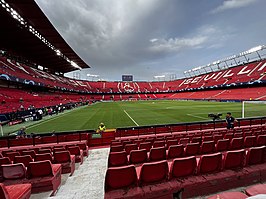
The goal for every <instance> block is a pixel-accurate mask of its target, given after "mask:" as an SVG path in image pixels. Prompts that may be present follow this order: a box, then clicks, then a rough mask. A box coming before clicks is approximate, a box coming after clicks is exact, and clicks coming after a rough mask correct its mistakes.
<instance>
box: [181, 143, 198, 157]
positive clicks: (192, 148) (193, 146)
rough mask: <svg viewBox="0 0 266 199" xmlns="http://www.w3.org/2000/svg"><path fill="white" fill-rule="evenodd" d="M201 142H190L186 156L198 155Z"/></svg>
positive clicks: (186, 149)
mask: <svg viewBox="0 0 266 199" xmlns="http://www.w3.org/2000/svg"><path fill="white" fill-rule="evenodd" d="M199 149H200V144H199V143H188V144H187V146H186V148H185V156H190V155H197V154H198V153H199Z"/></svg>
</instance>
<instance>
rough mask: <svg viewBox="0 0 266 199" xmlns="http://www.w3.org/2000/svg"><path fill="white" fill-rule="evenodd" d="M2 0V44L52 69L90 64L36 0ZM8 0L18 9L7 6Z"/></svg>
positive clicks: (73, 67) (0, 44)
mask: <svg viewBox="0 0 266 199" xmlns="http://www.w3.org/2000/svg"><path fill="white" fill-rule="evenodd" d="M0 3H1V8H0V9H1V12H0V23H1V31H0V48H3V49H6V50H8V51H10V52H14V53H16V54H18V55H21V56H23V57H25V58H27V59H29V60H31V61H33V62H36V64H38V65H41V66H43V67H47V68H49V69H50V70H51V71H56V72H63V73H65V72H70V71H73V70H76V69H77V68H79V69H81V68H89V66H88V65H87V64H86V63H85V62H84V61H83V60H82V59H81V58H80V57H79V56H78V55H77V54H76V53H75V52H74V50H73V49H72V48H71V47H70V46H69V45H68V44H67V43H66V41H65V40H64V39H63V38H62V36H61V35H60V34H59V33H58V32H57V30H56V29H55V28H54V26H53V25H52V24H51V22H50V21H49V20H48V18H47V17H46V16H45V15H44V13H43V12H42V11H41V9H40V8H39V6H38V5H37V4H36V2H35V1H34V0H23V1H17V0H1V2H0ZM4 3H7V4H8V5H9V6H10V9H11V8H13V9H14V10H13V9H11V10H10V9H8V8H7V7H5V4H4ZM12 12H13V13H12ZM13 14H15V15H16V16H15V15H13ZM17 14H18V15H17ZM20 17H21V20H22V21H20ZM24 20H25V21H24ZM24 22H25V23H24ZM34 31H36V32H34Z"/></svg>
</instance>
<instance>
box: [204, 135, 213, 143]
mask: <svg viewBox="0 0 266 199" xmlns="http://www.w3.org/2000/svg"><path fill="white" fill-rule="evenodd" d="M203 141H204V142H208V141H213V137H212V136H204V137H203Z"/></svg>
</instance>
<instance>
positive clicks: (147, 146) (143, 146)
mask: <svg viewBox="0 0 266 199" xmlns="http://www.w3.org/2000/svg"><path fill="white" fill-rule="evenodd" d="M151 147H152V143H151V142H143V143H140V145H139V149H146V151H150V150H151Z"/></svg>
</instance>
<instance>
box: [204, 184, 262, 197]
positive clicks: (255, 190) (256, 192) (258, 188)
mask: <svg viewBox="0 0 266 199" xmlns="http://www.w3.org/2000/svg"><path fill="white" fill-rule="evenodd" d="M260 194H261V195H260ZM265 194H266V184H256V185H253V186H250V187H247V188H246V189H245V190H244V193H243V192H238V191H228V192H223V193H218V194H215V195H213V196H210V197H208V199H217V198H223V199H232V198H237V199H246V198H248V197H251V196H254V198H261V199H262V198H265Z"/></svg>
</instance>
